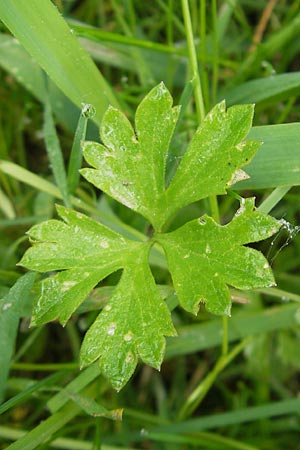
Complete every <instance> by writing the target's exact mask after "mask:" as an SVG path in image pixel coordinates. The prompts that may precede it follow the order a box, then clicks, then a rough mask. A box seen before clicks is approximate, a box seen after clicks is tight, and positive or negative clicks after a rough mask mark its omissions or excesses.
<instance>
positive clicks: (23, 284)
mask: <svg viewBox="0 0 300 450" xmlns="http://www.w3.org/2000/svg"><path fill="white" fill-rule="evenodd" d="M34 278H35V274H34V273H28V274H26V275H24V276H23V277H21V278H20V279H19V280H18V281H17V282H16V284H15V285H14V286H13V287H12V288H11V289H10V291H9V293H8V294H7V296H6V297H4V298H3V299H2V300H1V302H0V342H1V352H0V367H1V370H0V402H1V401H2V400H3V396H4V389H5V386H6V380H7V376H8V372H9V365H10V360H11V357H12V355H13V350H14V346H15V339H16V335H17V331H18V325H19V320H20V317H23V316H24V314H25V313H28V307H29V302H30V290H31V288H32V285H33V282H34ZM29 309H30V308H29Z"/></svg>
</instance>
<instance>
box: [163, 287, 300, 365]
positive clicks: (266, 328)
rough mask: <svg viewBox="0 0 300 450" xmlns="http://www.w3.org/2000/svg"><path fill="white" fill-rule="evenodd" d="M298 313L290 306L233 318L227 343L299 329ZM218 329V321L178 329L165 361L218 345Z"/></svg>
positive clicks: (168, 347)
mask: <svg viewBox="0 0 300 450" xmlns="http://www.w3.org/2000/svg"><path fill="white" fill-rule="evenodd" d="M283 295H284V298H289V294H288V293H287V292H285V293H284V294H283V293H282V296H283ZM299 313H300V308H299V305H298V304H292V305H286V306H276V307H273V308H268V309H267V310H265V311H261V310H258V311H255V312H253V311H250V312H243V313H238V314H233V317H232V318H231V319H230V326H229V329H228V341H229V342H235V341H237V340H239V339H243V338H246V337H247V336H250V335H253V336H255V335H258V334H261V333H269V332H270V331H275V330H284V329H289V328H293V327H294V326H299ZM221 328H222V321H221V320H220V319H215V320H212V321H208V322H205V323H201V324H195V325H189V326H186V327H181V328H179V329H178V337H177V338H176V339H168V340H167V348H166V358H173V357H175V356H178V355H188V354H190V353H194V352H198V351H201V350H205V349H207V348H212V347H216V346H219V345H221V344H222V336H221V334H220V333H219V330H220V329H221Z"/></svg>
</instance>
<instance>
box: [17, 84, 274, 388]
mask: <svg viewBox="0 0 300 450" xmlns="http://www.w3.org/2000/svg"><path fill="white" fill-rule="evenodd" d="M178 113H179V108H178V107H172V97H171V95H170V93H169V92H168V90H167V89H166V87H165V86H164V84H163V83H161V84H159V85H158V86H156V87H155V88H154V89H152V90H151V91H150V93H149V94H148V95H147V96H146V97H145V98H144V100H143V101H142V102H141V104H140V105H139V107H138V109H137V112H136V116H135V130H134V129H133V127H132V126H131V124H130V122H129V121H128V119H127V118H126V116H125V115H124V114H122V113H121V112H120V111H118V110H116V109H115V108H112V107H110V108H109V109H108V110H107V112H106V114H105V116H104V118H103V121H102V124H101V128H100V134H101V138H102V141H103V144H98V143H95V142H86V143H85V144H84V149H83V151H84V156H85V159H86V160H87V162H88V163H89V164H90V165H91V166H92V167H93V168H86V169H82V171H81V173H82V175H83V176H84V177H85V178H86V179H87V180H88V181H90V182H91V183H93V184H94V185H95V186H97V187H98V188H100V189H101V190H103V191H104V192H106V193H107V194H108V195H110V196H111V197H113V198H115V199H116V200H117V201H119V202H121V203H123V204H124V205H126V206H127V207H129V208H131V209H133V210H135V211H136V212H138V213H140V214H142V215H144V217H146V218H147V219H148V220H149V221H150V222H151V224H152V225H153V228H154V233H153V237H152V238H150V239H148V238H147V237H146V236H145V241H144V242H137V241H132V240H129V239H127V238H125V237H123V236H122V235H121V234H119V233H116V232H114V231H113V230H111V229H110V228H107V227H105V226H104V225H102V224H101V223H99V222H96V221H95V220H93V219H91V218H89V217H87V216H85V215H84V214H80V213H77V212H75V211H72V210H69V209H67V208H65V207H63V206H58V207H57V210H58V214H59V216H60V218H61V219H62V220H49V221H46V222H44V223H41V224H39V225H35V226H34V227H32V228H31V230H29V233H28V234H29V236H30V239H31V242H32V244H33V246H32V248H30V249H29V250H28V251H27V252H26V253H25V255H24V256H23V258H22V260H21V262H20V264H21V265H23V266H25V267H27V268H29V269H32V270H37V271H40V272H54V273H52V274H51V276H49V277H48V278H46V279H43V280H42V281H41V282H40V283H39V284H38V289H39V292H38V295H37V298H36V300H35V303H34V309H33V315H32V324H35V325H39V324H42V323H45V322H48V321H51V320H55V319H59V320H60V322H61V323H62V324H65V323H66V322H67V320H68V319H69V318H70V316H71V314H72V313H73V312H75V311H76V309H77V308H78V307H79V305H80V304H81V303H82V302H83V300H84V299H85V298H86V297H87V296H88V294H89V293H90V291H91V290H92V289H93V288H94V287H96V286H97V284H98V283H99V282H100V281H101V280H103V279H104V278H106V277H107V276H108V275H109V274H111V273H113V272H115V271H117V270H119V269H122V271H123V272H122V275H121V279H120V281H119V283H118V284H117V286H116V288H115V289H114V291H113V293H112V295H111V298H110V299H109V300H108V303H107V304H106V306H105V307H104V309H103V310H102V311H101V312H100V314H99V315H98V317H97V319H96V320H95V322H94V323H93V324H92V326H91V327H90V329H89V330H88V331H87V333H86V336H85V338H84V341H83V344H82V348H81V353H80V359H81V366H85V365H88V364H91V363H92V362H93V361H95V360H97V359H99V365H100V367H101V370H102V373H103V374H104V375H105V376H106V377H107V378H108V379H109V380H110V381H111V383H112V385H113V386H114V387H115V388H116V389H118V390H119V389H121V388H122V387H123V386H124V385H125V384H126V382H127V381H128V380H129V378H130V377H131V375H132V374H133V372H134V370H135V368H136V365H137V362H138V359H139V358H141V359H142V361H144V362H145V363H147V364H149V365H150V366H152V367H155V368H157V369H159V367H160V365H161V363H162V360H163V355H164V349H165V336H173V335H175V334H176V332H175V329H174V326H173V323H172V320H171V316H170V312H169V310H168V308H167V306H166V304H165V302H164V301H163V299H162V298H161V295H160V293H159V290H158V288H157V286H156V284H155V280H154V278H153V275H152V273H151V270H150V266H149V250H150V248H151V246H152V245H153V244H154V243H155V242H157V243H159V244H160V245H161V246H162V248H163V250H164V252H165V254H166V258H167V263H168V268H169V270H170V273H171V276H172V279H173V284H174V288H175V291H176V293H177V295H178V299H179V302H180V304H181V306H182V307H183V308H184V309H185V310H187V311H189V312H192V313H194V314H196V313H197V311H198V308H199V303H200V302H204V303H205V304H206V308H207V310H208V311H210V312H212V313H214V314H230V309H231V298H230V291H229V286H233V287H235V288H238V289H251V288H258V287H266V286H271V285H273V284H274V283H275V281H274V277H273V274H272V271H271V269H270V266H269V264H268V262H267V260H266V258H265V257H264V256H263V254H262V253H260V252H259V251H257V250H255V249H253V248H250V247H245V246H244V245H245V244H248V243H251V242H258V241H260V240H262V239H266V238H268V237H269V236H272V235H273V234H274V233H276V231H277V230H278V229H279V228H280V226H281V223H280V222H279V221H276V220H275V219H273V218H272V217H270V216H267V215H265V214H262V213H261V212H259V211H257V210H256V209H255V205H254V199H253V198H250V199H247V200H244V199H242V200H241V205H240V208H239V210H238V211H237V213H236V214H235V216H234V218H233V219H232V221H231V222H230V223H228V224H227V225H223V226H221V225H219V224H217V223H216V222H215V221H214V220H213V219H212V218H210V217H208V216H203V217H201V218H200V219H197V220H192V221H191V222H188V223H186V224H185V225H183V226H182V227H181V228H178V229H177V230H175V231H172V232H170V233H164V234H163V233H162V232H161V230H162V229H163V227H164V226H165V224H166V223H167V222H168V221H169V220H170V218H171V217H172V215H173V214H174V213H176V212H177V211H178V210H179V209H180V208H182V207H183V206H185V205H187V204H189V203H191V202H194V201H196V200H199V199H202V198H204V197H206V196H208V195H213V194H214V195H216V194H221V193H222V194H223V193H225V191H226V188H228V186H230V185H232V184H234V183H235V182H236V181H238V180H239V179H241V178H243V177H245V176H246V175H245V173H244V172H243V171H242V170H241V167H243V166H244V165H246V164H247V163H248V162H249V161H250V159H251V158H252V157H253V155H254V154H255V152H256V151H257V149H258V147H259V145H260V144H259V143H258V142H256V141H251V140H248V141H245V138H246V136H247V134H248V132H249V129H250V127H251V123H252V117H253V105H241V106H234V107H232V108H229V109H228V111H226V110H225V103H224V102H221V103H219V104H218V105H216V106H215V108H214V109H213V110H212V111H211V112H210V113H209V114H208V115H207V116H206V118H205V120H204V121H203V123H202V124H201V125H200V127H199V128H198V130H197V131H196V133H195V135H194V137H193V139H192V140H191V142H190V144H189V146H188V147H187V150H186V152H185V154H184V155H183V158H182V160H181V162H180V164H179V166H178V168H177V171H176V173H175V175H174V177H173V179H172V180H171V182H170V184H169V186H168V187H167V188H166V186H165V165H166V158H167V154H168V147H169V145H170V141H171V138H172V134H173V132H174V129H175V125H176V121H177V119H178Z"/></svg>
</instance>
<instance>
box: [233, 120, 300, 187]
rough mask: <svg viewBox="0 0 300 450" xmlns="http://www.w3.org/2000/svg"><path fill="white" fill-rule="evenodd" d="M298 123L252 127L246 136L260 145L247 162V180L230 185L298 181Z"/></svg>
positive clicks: (299, 169)
mask: <svg viewBox="0 0 300 450" xmlns="http://www.w3.org/2000/svg"><path fill="white" fill-rule="evenodd" d="M299 134H300V123H297V122H296V123H289V124H282V125H266V126H261V127H254V128H252V130H251V131H250V133H249V135H248V137H249V138H250V139H258V140H260V141H261V142H263V145H262V146H261V148H260V149H259V151H258V152H257V154H256V155H255V157H254V158H253V160H252V161H251V163H250V164H249V165H248V166H247V174H248V175H249V178H248V179H247V180H243V181H240V182H239V183H237V184H236V185H235V186H234V189H243V190H244V189H266V188H274V187H279V186H297V185H299V184H300V142H299Z"/></svg>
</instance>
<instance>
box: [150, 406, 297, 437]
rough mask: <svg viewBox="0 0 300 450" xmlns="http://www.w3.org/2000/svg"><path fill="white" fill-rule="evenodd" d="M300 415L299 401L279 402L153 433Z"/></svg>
mask: <svg viewBox="0 0 300 450" xmlns="http://www.w3.org/2000/svg"><path fill="white" fill-rule="evenodd" d="M299 413H300V399H299V398H297V399H289V400H283V401H279V402H273V403H267V404H265V405H261V406H252V407H249V408H245V409H237V410H235V411H230V412H227V413H224V414H214V415H210V416H205V417H199V418H197V419H191V420H187V421H185V422H181V423H175V424H172V425H165V426H162V427H159V428H156V429H155V430H153V431H155V432H156V431H157V432H165V433H166V432H168V433H174V434H178V433H193V432H198V431H201V430H208V429H212V428H218V427H225V426H228V425H233V424H238V423H245V422H251V421H258V420H262V419H266V418H269V417H277V416H281V415H287V414H296V415H298V414H299Z"/></svg>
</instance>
